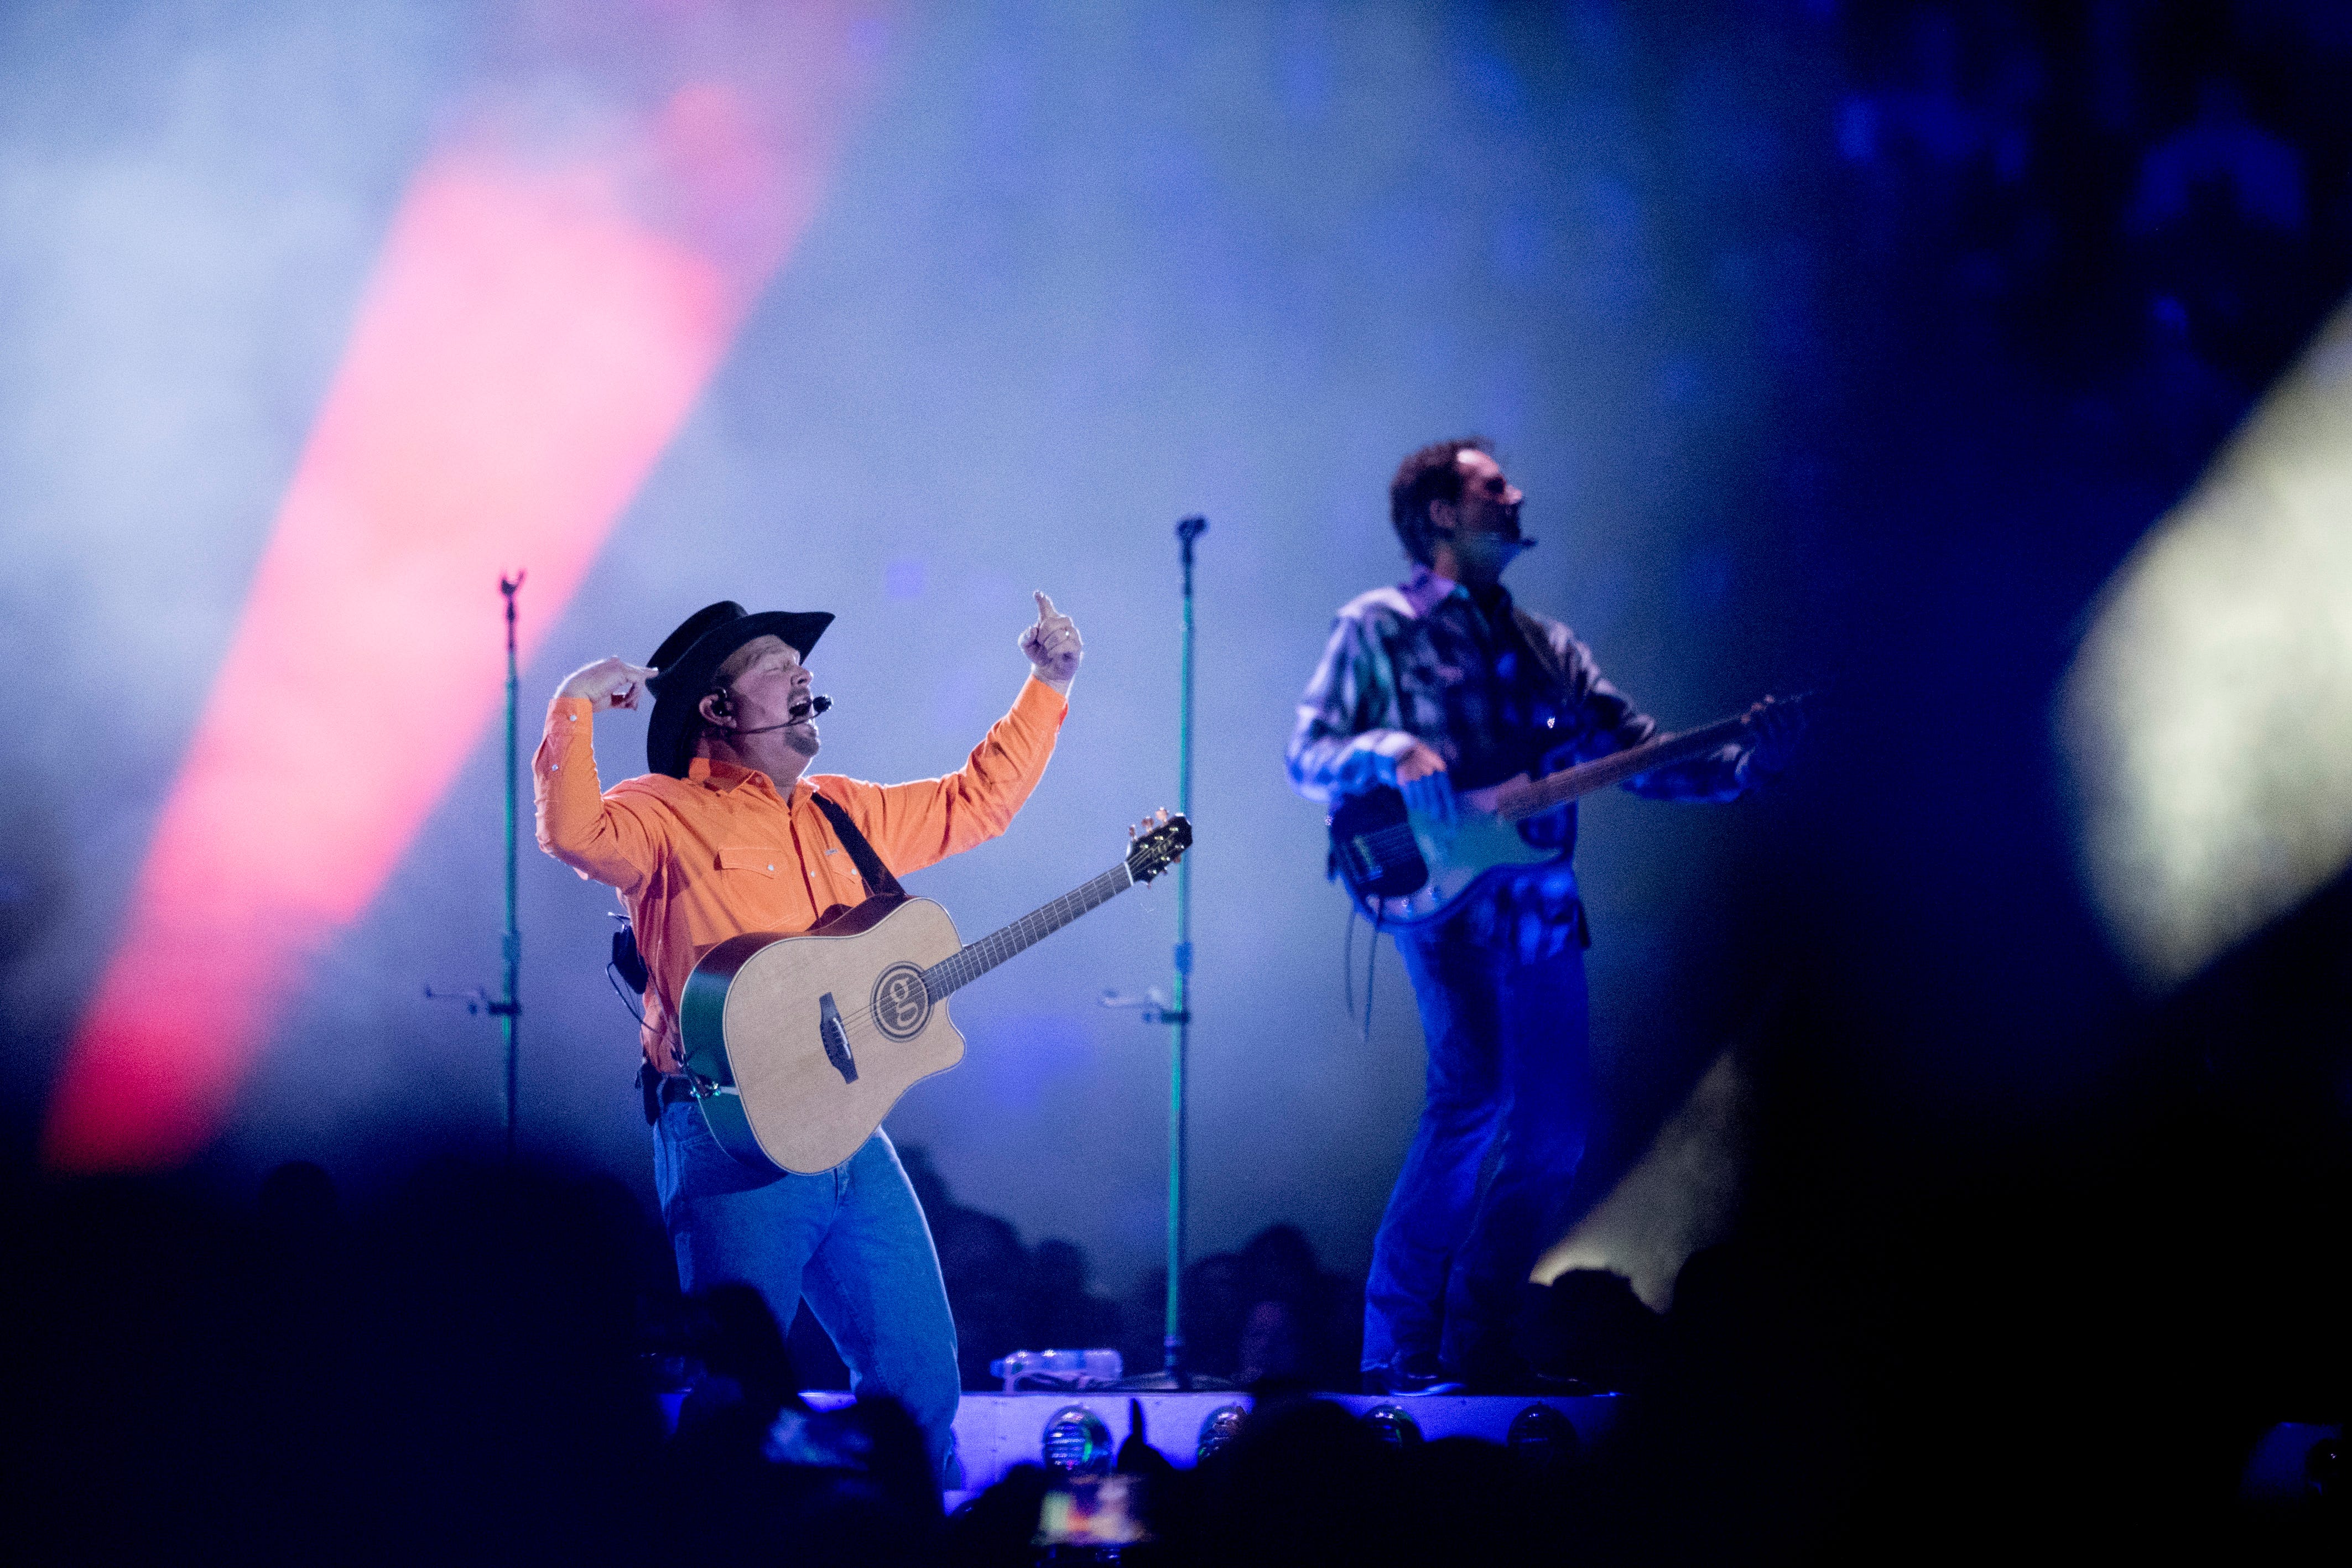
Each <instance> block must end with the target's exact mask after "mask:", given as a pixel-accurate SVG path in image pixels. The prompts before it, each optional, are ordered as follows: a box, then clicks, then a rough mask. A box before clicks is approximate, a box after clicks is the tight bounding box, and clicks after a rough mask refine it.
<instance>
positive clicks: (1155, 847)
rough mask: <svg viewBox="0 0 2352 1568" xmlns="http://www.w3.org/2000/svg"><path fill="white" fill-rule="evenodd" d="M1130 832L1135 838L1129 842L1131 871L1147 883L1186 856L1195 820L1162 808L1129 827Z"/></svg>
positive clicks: (1129, 871)
mask: <svg viewBox="0 0 2352 1568" xmlns="http://www.w3.org/2000/svg"><path fill="white" fill-rule="evenodd" d="M1127 836H1128V838H1129V840H1131V842H1130V843H1129V845H1128V846H1127V874H1128V875H1129V876H1131V877H1133V878H1134V879H1135V880H1136V881H1137V882H1139V883H1145V882H1150V880H1151V879H1152V878H1153V877H1155V876H1158V875H1159V874H1160V873H1161V872H1164V871H1166V870H1167V869H1168V868H1169V867H1170V866H1171V865H1174V864H1175V863H1176V862H1178V861H1180V860H1182V859H1183V858H1184V852H1185V851H1186V850H1188V849H1191V848H1192V823H1191V822H1189V821H1186V820H1185V819H1184V817H1183V814H1182V813H1181V812H1179V813H1176V814H1174V815H1171V814H1170V813H1169V812H1167V811H1166V810H1162V811H1161V812H1160V814H1159V815H1158V816H1157V817H1146V818H1144V819H1143V821H1141V822H1140V823H1139V824H1137V825H1136V826H1135V827H1132V828H1129V829H1128V831H1127Z"/></svg>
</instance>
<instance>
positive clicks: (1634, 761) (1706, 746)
mask: <svg viewBox="0 0 2352 1568" xmlns="http://www.w3.org/2000/svg"><path fill="white" fill-rule="evenodd" d="M1745 733H1747V720H1746V718H1745V717H1740V718H1727V719H1725V720H1723V721H1722V722H1721V723H1719V724H1711V725H1708V726H1707V727H1706V728H1705V729H1694V730H1690V731H1687V732H1685V733H1684V734H1682V735H1661V736H1658V737H1655V738H1654V739H1651V740H1645V741H1643V743H1642V744H1641V745H1639V746H1637V747H1633V749H1632V750H1630V751H1620V752H1617V753H1616V754H1614V755H1613V756H1610V757H1603V758H1598V759H1597V760H1595V761H1591V762H1583V763H1579V764H1578V765H1577V766H1576V767H1574V768H1562V769H1561V770H1560V771H1559V772H1558V773H1554V774H1550V775H1549V776H1548V777H1546V778H1542V779H1537V780H1536V781H1535V782H1534V783H1532V784H1530V785H1528V787H1527V788H1526V789H1522V790H1520V791H1519V792H1518V793H1517V794H1516V795H1514V796H1512V797H1511V798H1510V800H1509V801H1508V802H1507V804H1503V805H1500V806H1499V807H1498V808H1497V813H1498V814H1499V815H1500V816H1502V817H1503V818H1504V819H1505V820H1506V821H1513V822H1517V821H1524V820H1526V819H1527V818H1529V817H1533V816H1536V815H1538V814H1539V813H1541V812H1544V811H1549V810H1551V809H1552V808H1553V807H1555V806H1558V805H1561V804H1564V803H1565V802H1567V801H1570V800H1575V799H1576V798H1577V797H1578V796H1580V795H1590V794H1591V793H1592V792H1593V791H1594V790H1596V789H1608V788H1609V787H1610V786H1611V785H1612V784H1622V783H1623V782H1624V781H1625V780H1626V779H1633V778H1637V777H1639V776H1640V775H1642V774H1644V773H1647V772H1649V771H1650V770H1652V769H1653V768H1664V767H1665V766H1666V765H1667V764H1668V763H1670V762H1680V761H1682V760H1683V759H1684V758H1689V757H1696V756H1698V755H1700V754H1701V753H1702V752H1708V751H1713V750H1715V749H1716V748H1717V747H1719V746H1722V745H1725V744H1726V743H1727V742H1729V741H1734V740H1738V738H1739V737H1741V736H1742V735H1744V734H1745Z"/></svg>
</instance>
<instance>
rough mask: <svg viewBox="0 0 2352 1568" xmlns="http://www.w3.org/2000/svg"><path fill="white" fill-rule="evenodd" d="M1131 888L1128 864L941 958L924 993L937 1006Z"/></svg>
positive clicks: (931, 970)
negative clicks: (992, 970)
mask: <svg viewBox="0 0 2352 1568" xmlns="http://www.w3.org/2000/svg"><path fill="white" fill-rule="evenodd" d="M1134 885H1135V878H1134V877H1133V876H1132V875H1131V874H1129V871H1128V869H1127V862H1124V861H1121V862H1119V863H1118V864H1117V865H1115V866H1113V867H1111V868H1110V870H1108V871H1107V872H1105V873H1102V874H1101V875H1100V876H1098V877H1096V878H1095V879H1094V880H1093V881H1091V882H1088V883H1084V884H1083V885H1081V886H1079V887H1076V888H1074V889H1072V890H1071V891H1070V892H1068V893H1066V894H1062V896H1061V897H1059V898H1057V899H1055V900H1054V902H1053V903H1051V904H1045V905H1043V906H1041V907H1039V908H1036V909H1033V910H1031V911H1030V912H1029V913H1028V914H1026V915H1023V916H1022V917H1021V918H1020V919H1018V920H1016V921H1014V922H1013V924H1012V925H1007V926H1006V927H1004V929H1003V930H1002V931H994V932H991V933H990V934H989V935H988V936H983V937H982V938H981V939H980V940H979V941H977V942H974V943H972V944H971V945H970V946H967V947H965V948H964V949H963V950H962V951H961V952H959V953H958V954H956V956H954V957H952V958H943V959H941V960H940V962H938V963H936V964H934V965H932V966H931V967H929V968H928V969H926V970H924V971H923V988H924V989H925V990H927V991H929V992H930V994H931V999H932V1000H934V1001H938V1000H940V999H941V998H945V997H947V996H949V995H950V994H951V993H953V992H955V991H957V990H959V989H961V988H963V987H965V986H968V985H970V984H971V982H972V981H974V980H977V979H978V978H980V977H982V975H985V974H986V973H988V972H989V971H990V970H991V969H993V968H994V967H996V966H998V965H999V964H1002V963H1003V962H1004V960H1006V959H1007V958H1010V957H1013V956H1014V955H1016V954H1019V953H1023V952H1025V951H1027V950H1028V949H1029V948H1031V947H1033V946H1035V945H1036V944H1038V943H1039V942H1042V941H1044V940H1045V938H1046V937H1048V936H1052V935H1053V934H1054V933H1055V932H1056V931H1059V930H1060V929H1061V928H1062V927H1063V926H1065V925H1068V924H1069V923H1070V922H1071V921H1073V920H1076V918H1077V917H1078V916H1079V915H1084V914H1086V913H1087V911H1088V910H1090V909H1099V908H1101V907H1102V906H1103V905H1104V904H1108V903H1109V902H1110V901H1111V900H1112V899H1114V898H1117V897H1118V895H1119V894H1122V893H1125V892H1126V891H1127V890H1128V889H1129V888H1130V887H1133V886H1134Z"/></svg>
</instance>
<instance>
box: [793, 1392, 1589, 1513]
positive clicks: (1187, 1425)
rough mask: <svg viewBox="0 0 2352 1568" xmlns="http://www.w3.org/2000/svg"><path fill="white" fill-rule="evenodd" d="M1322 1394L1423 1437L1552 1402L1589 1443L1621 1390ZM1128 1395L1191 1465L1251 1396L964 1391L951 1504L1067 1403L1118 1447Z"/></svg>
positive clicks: (1485, 1427) (1032, 1458)
mask: <svg viewBox="0 0 2352 1568" xmlns="http://www.w3.org/2000/svg"><path fill="white" fill-rule="evenodd" d="M807 1398H808V1401H809V1403H810V1404H812V1405H818V1406H840V1405H845V1404H847V1403H848V1402H849V1396H848V1395H846V1394H841V1393H817V1394H810V1395H809V1396H807ZM1318 1398H1325V1399H1329V1400H1331V1401H1333V1402H1334V1403H1337V1404H1339V1405H1343V1406H1347V1408H1348V1409H1349V1410H1351V1411H1353V1412H1354V1413H1355V1414H1357V1415H1359V1416H1361V1415H1362V1414H1364V1412H1366V1411H1368V1410H1370V1409H1371V1408H1372V1407H1373V1406H1378V1405H1395V1406H1401V1407H1402V1409H1404V1410H1405V1411H1406V1412H1407V1413H1408V1414H1409V1415H1411V1416H1412V1418H1413V1421H1414V1423H1415V1424H1416V1425H1418V1426H1419V1427H1421V1435H1422V1436H1423V1437H1424V1438H1437V1437H1484V1438H1486V1439H1487V1440H1488V1441H1490V1442H1496V1443H1499V1442H1501V1441H1502V1440H1503V1437H1504V1434H1505V1433H1507V1432H1508V1431H1509V1430H1510V1426H1511V1420H1512V1418H1513V1417H1514V1416H1517V1415H1518V1414H1519V1412H1520V1411H1522V1410H1525V1409H1526V1408H1527V1407H1528V1406H1530V1405H1549V1406H1551V1407H1552V1408H1553V1409H1555V1410H1557V1411H1559V1413H1560V1414H1561V1415H1563V1416H1567V1417H1568V1418H1569V1420H1570V1422H1572V1423H1574V1425H1575V1427H1576V1435H1577V1437H1579V1438H1580V1439H1581V1440H1582V1441H1583V1442H1584V1443H1585V1444H1586V1445H1588V1446H1589V1445H1591V1444H1592V1443H1594V1442H1597V1441H1599V1440H1600V1438H1601V1435H1602V1434H1603V1433H1604V1432H1606V1431H1608V1429H1609V1427H1610V1424H1611V1422H1612V1421H1613V1420H1614V1419H1615V1417H1616V1413H1617V1403H1618V1402H1617V1396H1614V1395H1610V1394H1602V1395H1595V1396H1590V1397H1585V1398H1553V1397H1549V1396H1547V1397H1544V1398H1536V1397H1532V1396H1527V1397H1522V1396H1490V1395H1466V1394H1431V1395H1418V1396H1397V1395H1381V1396H1374V1395H1369V1394H1327V1395H1319V1396H1318ZM1129 1399H1139V1400H1141V1401H1142V1402H1143V1428H1144V1436H1145V1438H1146V1440H1147V1441H1149V1442H1150V1444H1151V1446H1152V1447H1153V1448H1158V1449H1159V1450H1160V1452H1161V1453H1163V1454H1165V1455H1167V1456H1168V1457H1169V1458H1171V1459H1172V1460H1174V1461H1175V1462H1176V1463H1177V1464H1178V1465H1180V1466H1183V1467H1185V1468H1188V1469H1189V1468H1190V1467H1191V1466H1192V1463H1193V1460H1194V1457H1195V1455H1196V1454H1197V1452H1198V1450H1199V1448H1200V1440H1201V1427H1202V1423H1204V1422H1205V1421H1207V1420H1208V1418H1209V1416H1210V1413H1211V1412H1213V1411H1214V1410H1216V1409H1218V1408H1220V1407H1221V1406H1226V1405H1240V1406H1244V1407H1246V1406H1248V1405H1249V1404H1250V1396H1248V1395H1246V1394H1241V1393H1231V1392H1229V1393H1222V1394H1134V1395H1129V1394H1121V1393H1117V1392H1106V1391H1100V1390H1088V1391H1087V1392H1085V1393H1081V1394H1069V1393H1059V1394H1056V1393H1045V1394H967V1395H965V1396H963V1405H962V1406H961V1408H960V1409H959V1410H958V1411H957V1412H956V1422H955V1429H956V1452H957V1454H958V1455H959V1456H960V1457H961V1458H962V1460H963V1470H964V1487H965V1489H966V1490H962V1491H955V1492H950V1493H949V1494H948V1498H947V1503H948V1506H949V1507H950V1509H952V1508H954V1507H955V1506H956V1504H958V1503H959V1502H961V1501H962V1500H964V1499H965V1498H966V1497H968V1496H970V1495H971V1493H972V1492H976V1491H979V1490H982V1489H983V1488H985V1487H988V1486H990V1485H992V1483H994V1482H995V1481H997V1480H998V1479H1001V1478H1002V1477H1003V1475H1004V1472H1005V1471H1007V1470H1009V1469H1012V1468H1013V1466H1015V1465H1017V1464H1021V1463H1023V1462H1024V1461H1027V1462H1030V1463H1036V1462H1040V1461H1041V1460H1042V1457H1043V1456H1042V1448H1043V1439H1044V1437H1045V1427H1046V1426H1047V1425H1048V1424H1049V1423H1050V1422H1051V1421H1052V1420H1053V1418H1054V1416H1055V1413H1056V1412H1058V1411H1060V1410H1061V1409H1062V1407H1063V1406H1067V1405H1080V1406H1085V1407H1086V1408H1087V1409H1088V1410H1091V1411H1093V1412H1094V1413H1095V1414H1096V1415H1097V1416H1099V1417H1101V1419H1102V1422H1103V1425H1104V1426H1106V1427H1109V1428H1110V1440H1111V1443H1112V1446H1113V1447H1114V1448H1116V1447H1117V1446H1118V1444H1120V1443H1122V1442H1125V1441H1126V1440H1127V1435H1128V1401H1129Z"/></svg>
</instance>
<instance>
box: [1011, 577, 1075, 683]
mask: <svg viewBox="0 0 2352 1568" xmlns="http://www.w3.org/2000/svg"><path fill="white" fill-rule="evenodd" d="M1036 595H1037V623H1036V624H1035V625H1034V626H1032V627H1030V628H1029V630H1027V631H1026V632H1022V633H1021V651H1022V652H1023V653H1026V654H1028V655H1029V662H1030V663H1031V664H1034V665H1035V666H1036V667H1037V678H1038V679H1039V680H1041V681H1043V682H1045V684H1046V685H1049V686H1051V687H1053V688H1054V689H1055V691H1057V692H1060V693H1061V694H1062V695H1065V696H1067V695H1069V691H1070V682H1071V681H1072V680H1073V679H1074V678H1075V677H1076V675H1077V673H1078V661H1079V660H1080V659H1081V658H1083V657H1085V656H1086V651H1087V645H1086V643H1085V642H1084V641H1083V640H1082V639H1081V638H1080V637H1079V636H1078V628H1077V623H1076V622H1074V621H1072V620H1071V619H1070V618H1069V617H1068V616H1066V615H1065V614H1063V613H1062V612H1060V611H1058V610H1056V609H1055V608H1054V601H1052V600H1050V599H1048V598H1046V597H1045V590H1044V589H1042V588H1041V589H1038V590H1036Z"/></svg>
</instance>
